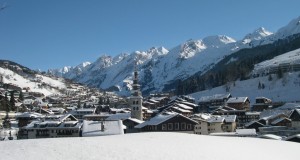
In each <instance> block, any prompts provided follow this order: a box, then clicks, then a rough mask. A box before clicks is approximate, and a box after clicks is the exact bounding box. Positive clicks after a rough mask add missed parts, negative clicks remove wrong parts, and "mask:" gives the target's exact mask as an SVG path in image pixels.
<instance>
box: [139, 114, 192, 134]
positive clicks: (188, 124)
mask: <svg viewBox="0 0 300 160" xmlns="http://www.w3.org/2000/svg"><path fill="white" fill-rule="evenodd" d="M196 124H197V122H196V121H194V120H192V119H190V118H188V117H185V116H183V115H181V114H179V113H175V112H164V113H160V114H158V115H157V116H155V117H153V118H151V119H150V120H148V121H145V122H144V123H141V124H139V125H137V126H135V128H137V129H139V131H141V132H159V131H163V132H184V133H193V132H194V126H195V125H196Z"/></svg>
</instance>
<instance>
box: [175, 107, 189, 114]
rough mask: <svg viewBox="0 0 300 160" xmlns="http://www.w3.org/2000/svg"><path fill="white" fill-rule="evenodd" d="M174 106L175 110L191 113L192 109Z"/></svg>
mask: <svg viewBox="0 0 300 160" xmlns="http://www.w3.org/2000/svg"><path fill="white" fill-rule="evenodd" d="M172 108H174V109H175V110H178V111H179V112H181V113H191V111H190V110H186V109H182V108H180V107H172Z"/></svg>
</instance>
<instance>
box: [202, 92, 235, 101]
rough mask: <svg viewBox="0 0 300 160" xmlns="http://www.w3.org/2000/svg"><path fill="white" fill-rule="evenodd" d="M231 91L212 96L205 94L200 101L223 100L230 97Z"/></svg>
mask: <svg viewBox="0 0 300 160" xmlns="http://www.w3.org/2000/svg"><path fill="white" fill-rule="evenodd" d="M229 97H230V93H225V94H215V95H212V96H203V97H201V98H200V99H199V102H209V101H211V100H222V99H224V98H229Z"/></svg>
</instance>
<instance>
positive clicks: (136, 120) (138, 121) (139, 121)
mask: <svg viewBox="0 0 300 160" xmlns="http://www.w3.org/2000/svg"><path fill="white" fill-rule="evenodd" d="M128 120H131V121H133V122H136V123H138V124H141V123H144V122H145V121H142V120H139V119H136V118H128Z"/></svg>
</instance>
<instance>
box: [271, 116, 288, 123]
mask: <svg viewBox="0 0 300 160" xmlns="http://www.w3.org/2000/svg"><path fill="white" fill-rule="evenodd" d="M285 119H286V120H288V121H291V120H290V119H288V118H286V117H282V118H278V119H276V120H275V121H273V122H272V123H271V124H272V125H276V124H277V123H279V122H281V121H283V120H285Z"/></svg>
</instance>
